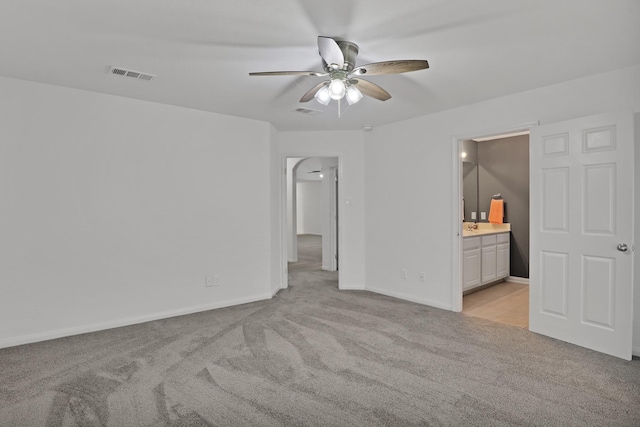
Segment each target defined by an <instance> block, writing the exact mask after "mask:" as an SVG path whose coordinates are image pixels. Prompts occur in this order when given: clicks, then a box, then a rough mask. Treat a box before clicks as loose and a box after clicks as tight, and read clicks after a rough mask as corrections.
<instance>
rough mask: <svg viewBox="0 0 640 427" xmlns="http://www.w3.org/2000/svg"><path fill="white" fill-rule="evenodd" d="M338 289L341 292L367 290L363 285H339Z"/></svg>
mask: <svg viewBox="0 0 640 427" xmlns="http://www.w3.org/2000/svg"><path fill="white" fill-rule="evenodd" d="M338 289H340V290H341V291H364V290H366V289H365V288H364V286H362V285H342V284H339V285H338Z"/></svg>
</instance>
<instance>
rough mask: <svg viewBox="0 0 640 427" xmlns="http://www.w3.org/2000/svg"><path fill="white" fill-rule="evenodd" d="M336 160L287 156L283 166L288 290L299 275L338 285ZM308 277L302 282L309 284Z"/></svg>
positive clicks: (337, 164)
mask: <svg viewBox="0 0 640 427" xmlns="http://www.w3.org/2000/svg"><path fill="white" fill-rule="evenodd" d="M339 162H340V159H339V157H337V156H332V157H328V156H327V157H324V156H296V157H293V156H288V157H286V158H285V164H286V170H285V175H286V180H285V186H286V192H285V195H286V197H285V199H286V201H285V204H286V217H285V218H284V230H285V232H284V235H285V236H284V237H285V239H286V242H287V244H286V251H287V257H286V261H287V263H286V266H285V277H287V286H289V285H290V284H291V283H292V280H293V281H296V280H297V281H298V282H300V280H299V279H301V277H302V276H301V277H298V276H300V274H301V273H313V274H314V276H313V277H314V278H320V277H322V280H324V281H329V282H335V284H336V287H337V285H338V282H339V273H338V271H337V270H338V265H339V258H338V253H339V215H338V203H337V199H338V188H339V180H338V171H339ZM310 277H311V276H306V277H304V278H303V280H301V281H302V282H305V283H308V282H309V278H310Z"/></svg>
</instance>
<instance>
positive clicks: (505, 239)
mask: <svg viewBox="0 0 640 427" xmlns="http://www.w3.org/2000/svg"><path fill="white" fill-rule="evenodd" d="M496 238H497V242H496V243H509V233H500V234H497V235H496Z"/></svg>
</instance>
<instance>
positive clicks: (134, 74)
mask: <svg viewBox="0 0 640 427" xmlns="http://www.w3.org/2000/svg"><path fill="white" fill-rule="evenodd" d="M111 74H115V75H117V76H125V77H131V78H134V79H138V80H151V79H153V78H154V77H158V76H156V75H154V74H149V73H141V72H140V71H133V70H127V69H126V68H121V67H111Z"/></svg>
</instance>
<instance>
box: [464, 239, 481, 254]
mask: <svg viewBox="0 0 640 427" xmlns="http://www.w3.org/2000/svg"><path fill="white" fill-rule="evenodd" d="M479 247H480V237H465V238H464V239H462V249H463V250H465V251H466V250H467V249H478V248H479Z"/></svg>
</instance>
